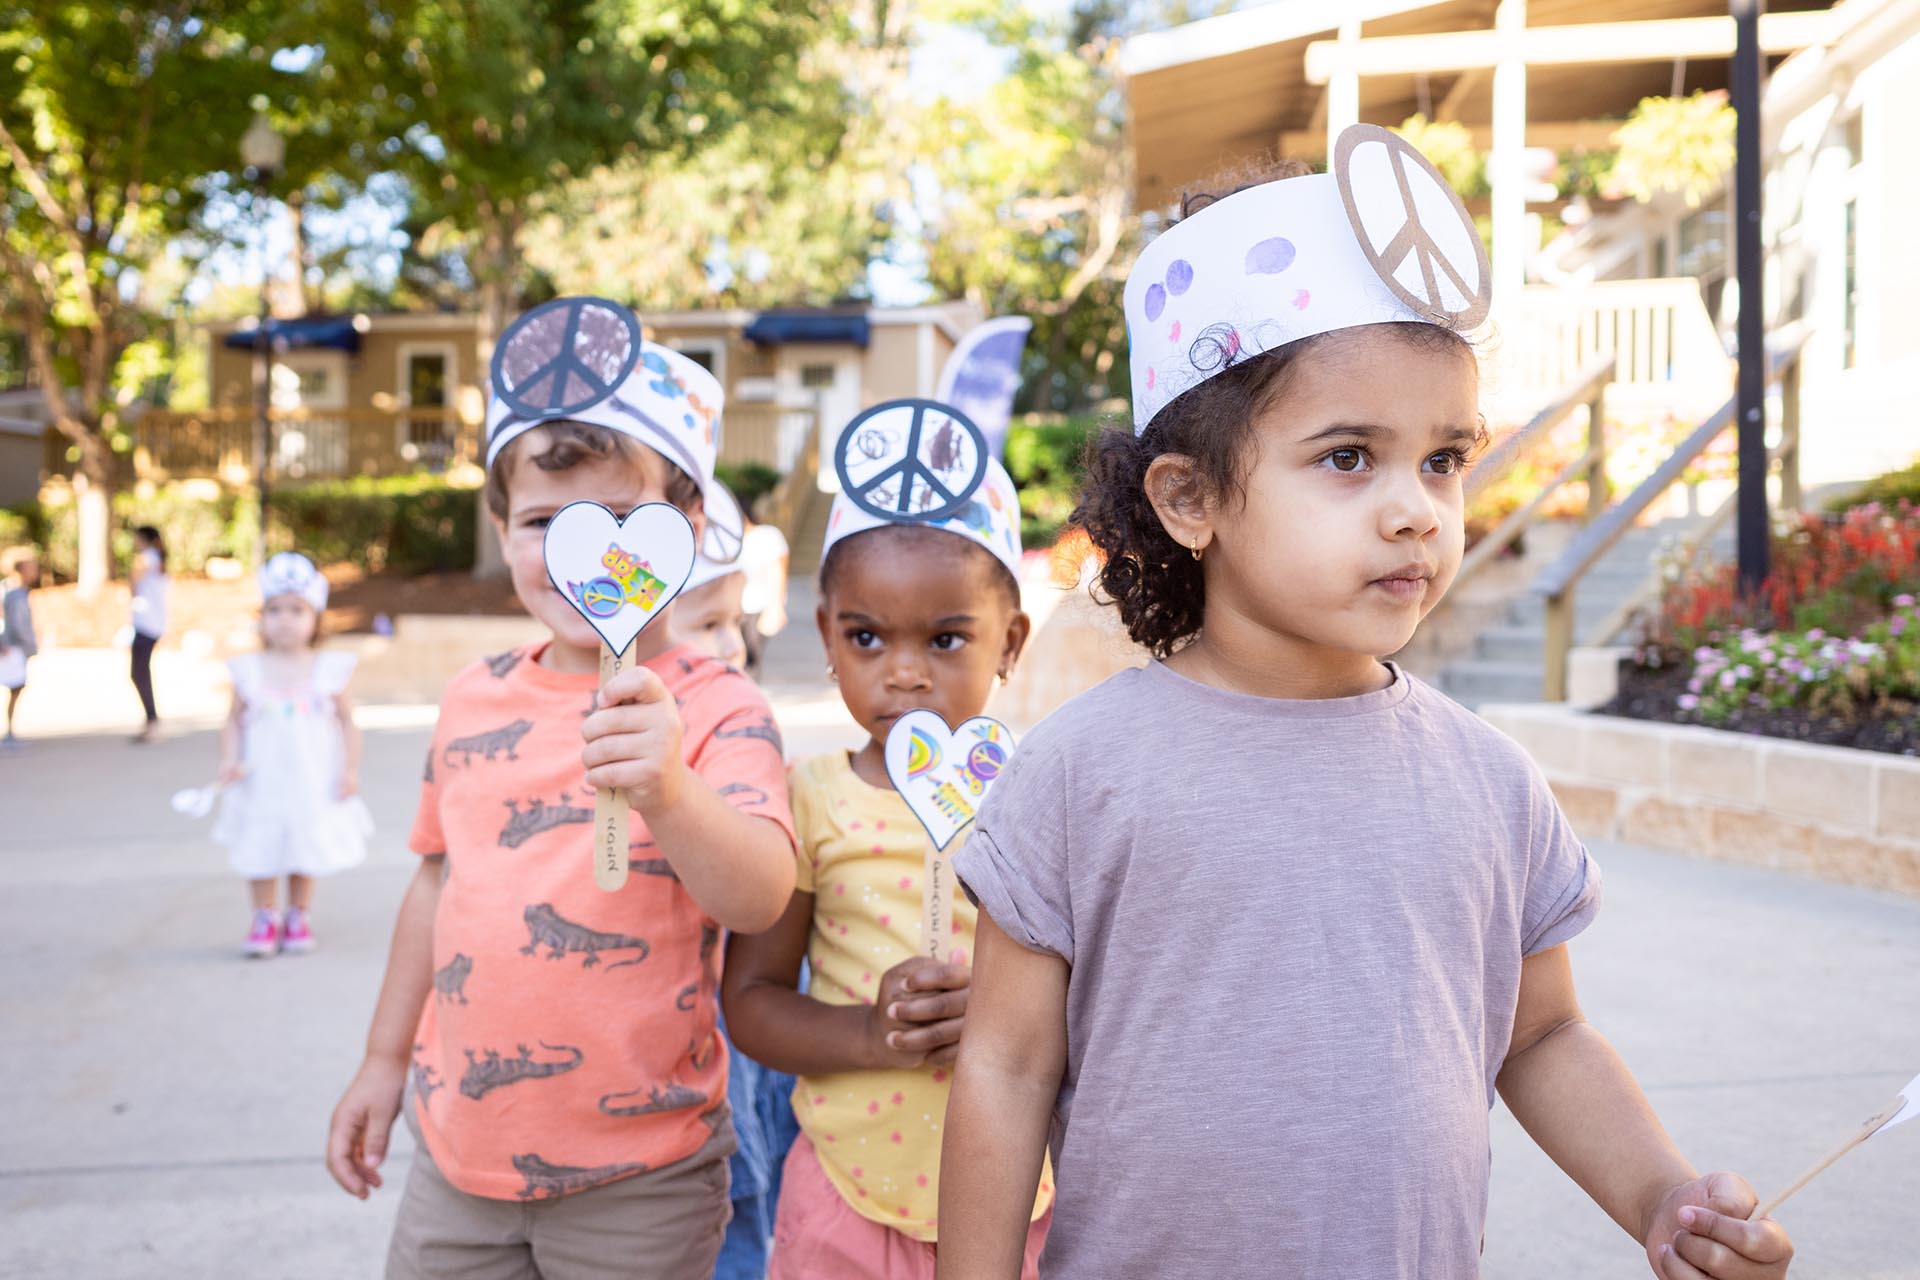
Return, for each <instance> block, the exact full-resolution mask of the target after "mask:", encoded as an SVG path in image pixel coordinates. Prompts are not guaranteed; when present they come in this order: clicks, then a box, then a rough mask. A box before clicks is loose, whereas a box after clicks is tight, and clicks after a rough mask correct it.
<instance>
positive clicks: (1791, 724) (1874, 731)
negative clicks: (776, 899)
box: [1594, 661, 1920, 756]
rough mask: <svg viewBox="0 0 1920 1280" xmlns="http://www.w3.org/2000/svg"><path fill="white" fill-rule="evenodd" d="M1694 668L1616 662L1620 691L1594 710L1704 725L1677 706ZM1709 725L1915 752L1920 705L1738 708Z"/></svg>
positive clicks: (1895, 752)
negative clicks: (1863, 709)
mask: <svg viewBox="0 0 1920 1280" xmlns="http://www.w3.org/2000/svg"><path fill="white" fill-rule="evenodd" d="M1692 673H1693V667H1692V664H1691V663H1689V662H1685V661H1681V662H1677V663H1673V664H1670V665H1665V666H1659V667H1648V666H1642V665H1639V664H1637V663H1633V662H1623V663H1621V665H1620V692H1619V693H1617V694H1615V695H1614V697H1613V700H1612V701H1611V702H1608V703H1607V704H1606V705H1604V706H1599V707H1595V708H1594V712H1595V713H1596V714H1598V715H1608V716H1625V717H1627V718H1628V719H1631V720H1661V721H1665V722H1667V723H1669V724H1706V722H1705V721H1703V720H1701V719H1699V718H1698V717H1696V716H1690V715H1688V714H1687V713H1686V712H1684V711H1681V710H1680V709H1679V707H1678V705H1677V703H1678V700H1679V698H1680V695H1681V694H1683V693H1685V692H1686V691H1687V678H1688V677H1689V676H1690V675H1692ZM1707 727H1708V728H1711V729H1726V730H1729V731H1731V732H1734V733H1754V734H1760V735H1762V736H1764V737H1769V738H1789V739H1792V740H1793V741H1795V742H1814V743H1820V744H1822V745H1825V746H1830V747H1856V748H1858V749H1860V750H1862V751H1884V752H1888V753H1889V754H1892V755H1903V756H1920V708H1914V707H1909V708H1906V709H1905V710H1903V711H1881V712H1870V713H1861V714H1858V715H1853V716H1838V715H1815V714H1813V713H1811V712H1807V711H1800V710H1786V711H1760V710H1752V711H1743V712H1741V713H1739V714H1737V715H1735V716H1733V717H1731V718H1730V719H1728V720H1725V721H1722V722H1720V723H1718V724H1711V725H1707Z"/></svg>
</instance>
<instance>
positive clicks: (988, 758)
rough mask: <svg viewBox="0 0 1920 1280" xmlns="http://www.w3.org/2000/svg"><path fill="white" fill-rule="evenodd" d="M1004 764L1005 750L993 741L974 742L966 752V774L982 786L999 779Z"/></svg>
mask: <svg viewBox="0 0 1920 1280" xmlns="http://www.w3.org/2000/svg"><path fill="white" fill-rule="evenodd" d="M1006 763H1007V749H1006V748H1005V747H1003V746H1001V745H1000V743H999V742H998V741H995V740H985V741H981V742H976V743H974V744H973V748H972V749H971V750H969V751H968V752H967V772H968V773H969V774H971V775H972V776H973V777H975V778H977V779H978V780H979V781H980V783H981V785H982V786H984V785H985V784H987V783H989V782H992V781H993V780H994V779H995V778H997V777H999V776H1000V770H1001V769H1003V768H1005V767H1006Z"/></svg>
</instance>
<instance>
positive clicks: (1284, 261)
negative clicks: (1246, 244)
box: [1247, 236, 1294, 276]
mask: <svg viewBox="0 0 1920 1280" xmlns="http://www.w3.org/2000/svg"><path fill="white" fill-rule="evenodd" d="M1293 257H1294V253H1293V241H1291V240H1289V239H1287V238H1286V237H1285V236H1275V237H1273V239H1271V240H1262V241H1261V242H1260V243H1259V244H1256V245H1255V246H1253V248H1251V249H1249V250H1247V274H1248V275H1250V276H1252V275H1262V276H1277V275H1279V274H1280V273H1281V272H1282V271H1285V270H1286V269H1287V268H1288V267H1290V266H1292V265H1293Z"/></svg>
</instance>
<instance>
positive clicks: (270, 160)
mask: <svg viewBox="0 0 1920 1280" xmlns="http://www.w3.org/2000/svg"><path fill="white" fill-rule="evenodd" d="M286 158H287V140H286V139H285V138H283V137H281V136H280V134H279V132H278V131H277V130H276V129H274V127H273V122H272V121H270V120H268V119H267V115H266V112H264V111H258V112H255V114H254V117H253V123H252V124H250V125H248V126H247V131H246V133H244V134H242V135H241V137H240V162H241V163H242V164H243V165H245V166H246V169H247V172H248V174H249V175H250V176H251V177H252V179H253V189H254V198H255V199H256V200H257V201H259V202H260V207H261V214H260V216H259V218H258V220H257V221H258V231H259V235H260V321H259V327H258V328H256V329H255V330H254V331H253V413H254V422H253V482H254V486H255V490H256V492H257V495H258V497H259V501H260V533H259V549H258V556H259V559H260V561H261V562H262V563H264V562H265V561H266V558H267V469H268V467H269V466H270V465H271V463H272V458H273V447H272V431H273V427H272V423H271V420H270V416H269V415H270V414H271V413H272V409H273V387H272V382H273V340H272V337H271V335H270V334H269V332H268V328H269V326H270V325H271V324H272V321H273V295H272V290H271V288H270V286H271V284H272V278H271V276H270V274H269V272H268V271H267V218H266V213H265V208H266V198H267V188H268V187H269V186H270V185H271V184H272V182H273V178H274V175H275V174H277V173H278V172H279V171H280V166H281V164H282V163H283V162H285V160H286Z"/></svg>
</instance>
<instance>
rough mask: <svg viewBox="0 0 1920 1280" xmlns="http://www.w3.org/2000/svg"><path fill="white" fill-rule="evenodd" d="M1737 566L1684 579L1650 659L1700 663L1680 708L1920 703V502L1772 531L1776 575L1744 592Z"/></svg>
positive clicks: (1802, 520) (1669, 589)
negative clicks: (1919, 601)
mask: <svg viewBox="0 0 1920 1280" xmlns="http://www.w3.org/2000/svg"><path fill="white" fill-rule="evenodd" d="M1736 574H1737V570H1736V568H1735V566H1733V565H1729V564H1715V565H1710V566H1708V567H1707V568H1705V569H1704V570H1701V571H1699V572H1695V573H1690V574H1679V575H1676V576H1675V577H1674V578H1673V579H1672V580H1670V581H1669V582H1668V583H1667V584H1666V586H1665V588H1664V590H1663V592H1662V598H1661V602H1660V611H1659V615H1658V617H1657V618H1656V620H1655V626H1654V629H1653V634H1652V635H1651V637H1650V640H1651V643H1650V645H1649V651H1648V652H1646V653H1644V654H1643V655H1642V658H1643V661H1644V662H1645V664H1646V665H1648V666H1670V665H1674V664H1684V663H1688V662H1690V663H1691V664H1692V675H1691V677H1690V678H1689V680H1688V682H1687V691H1686V692H1685V693H1684V694H1681V695H1680V696H1679V699H1678V705H1677V708H1676V709H1677V710H1678V711H1680V712H1682V713H1684V715H1685V716H1686V717H1688V718H1698V719H1702V720H1706V721H1709V722H1714V723H1718V722H1724V721H1726V720H1728V719H1730V718H1732V717H1734V716H1736V715H1738V714H1739V713H1741V712H1743V711H1746V710H1756V711H1782V710H1788V709H1794V708H1800V709H1806V710H1810V711H1817V712H1823V713H1840V714H1851V713H1853V712H1857V711H1861V710H1866V711H1873V712H1887V711H1894V712H1899V711H1901V710H1903V709H1911V707H1912V705H1913V704H1914V703H1916V702H1920V605H1916V603H1915V601H1916V597H1920V505H1916V504H1914V503H1912V502H1908V501H1900V502H1898V503H1895V504H1893V505H1890V506H1887V505H1882V504H1880V503H1878V502H1871V503H1867V504H1865V505H1863V506H1858V507H1853V508H1851V509H1850V510H1848V511H1846V512H1844V513H1842V514H1841V515H1839V516H1821V515H1813V514H1796V515H1793V516H1790V517H1788V518H1787V519H1786V520H1784V521H1783V522H1781V523H1780V524H1778V525H1776V527H1775V529H1774V531H1773V539H1772V558H1771V572H1770V573H1769V574H1768V576H1767V578H1766V579H1765V581H1764V582H1762V584H1761V586H1760V589H1759V590H1758V591H1757V592H1756V593H1754V594H1753V595H1752V596H1750V597H1749V596H1745V595H1743V594H1742V593H1741V592H1740V590H1739V587H1738V584H1737V580H1736Z"/></svg>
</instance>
